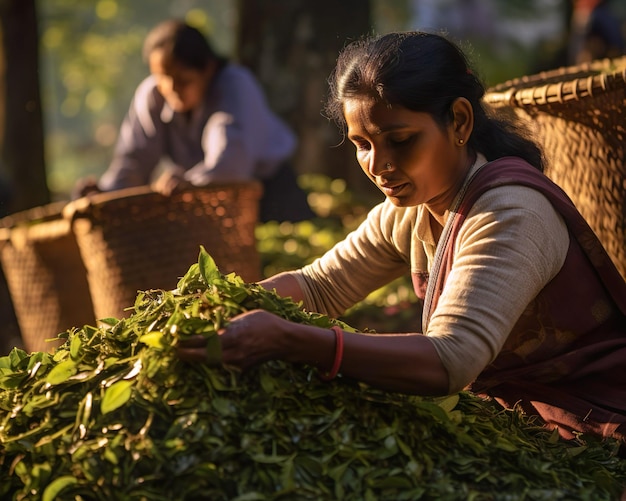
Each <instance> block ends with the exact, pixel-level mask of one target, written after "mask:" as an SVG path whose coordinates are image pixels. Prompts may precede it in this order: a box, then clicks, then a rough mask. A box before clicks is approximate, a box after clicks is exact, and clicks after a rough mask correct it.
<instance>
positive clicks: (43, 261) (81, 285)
mask: <svg viewBox="0 0 626 501" xmlns="http://www.w3.org/2000/svg"><path fill="white" fill-rule="evenodd" d="M64 206H65V203H54V204H49V205H46V206H42V207H36V208H34V209H30V210H27V211H23V212H20V213H15V214H12V215H10V216H6V217H4V218H3V219H1V220H0V261H1V263H2V267H3V270H4V274H5V276H6V281H7V284H8V288H9V292H10V294H11V299H12V301H13V305H14V309H15V315H16V317H17V320H18V323H19V327H20V331H21V335H22V342H23V345H24V348H25V349H26V350H27V351H29V352H33V351H53V349H54V348H55V347H56V346H58V344H59V342H58V341H55V342H50V341H46V340H47V339H52V338H54V337H56V336H57V334H59V333H61V332H64V331H65V330H67V329H69V328H71V327H82V326H83V325H85V324H93V322H94V314H93V306H92V304H91V298H90V296H89V286H88V284H87V278H86V275H85V267H84V266H83V263H82V260H81V257H80V252H79V250H78V245H77V243H76V240H75V238H74V235H73V234H72V232H71V228H70V225H69V222H68V221H66V220H65V219H63V216H62V209H63V207H64Z"/></svg>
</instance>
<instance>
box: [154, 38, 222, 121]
mask: <svg viewBox="0 0 626 501" xmlns="http://www.w3.org/2000/svg"><path fill="white" fill-rule="evenodd" d="M149 64H150V73H151V74H152V75H153V76H154V77H155V78H156V85H157V89H158V91H159V92H160V93H161V95H162V96H163V97H164V98H165V101H167V104H169V105H170V107H171V108H172V109H173V110H174V111H177V112H185V111H191V110H193V109H195V108H197V107H198V106H199V105H200V103H201V102H202V99H203V96H204V94H205V92H206V88H207V86H208V85H209V82H210V80H211V76H212V73H213V72H212V66H211V65H209V67H208V68H207V69H205V70H196V69H194V68H189V67H188V66H185V65H183V64H181V63H179V62H177V61H176V60H174V59H171V58H169V59H168V58H165V57H164V55H163V51H162V50H159V49H157V50H154V51H152V53H151V54H150V58H149Z"/></svg>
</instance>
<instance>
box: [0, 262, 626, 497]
mask: <svg viewBox="0 0 626 501" xmlns="http://www.w3.org/2000/svg"><path fill="white" fill-rule="evenodd" d="M204 252H205V251H204V250H202V251H201V255H200V257H199V263H197V264H195V265H194V266H192V267H191V268H190V270H189V272H188V273H187V274H186V276H185V277H183V278H182V279H181V281H180V282H179V287H178V289H177V290H175V291H144V292H141V293H139V294H138V296H137V299H136V302H135V306H134V313H133V315H131V316H130V317H129V318H126V319H123V320H119V321H115V320H113V319H107V320H106V321H104V322H102V323H101V327H100V328H97V327H92V326H85V327H83V328H82V329H73V330H71V331H68V332H67V333H65V334H64V337H65V338H67V339H66V342H65V343H64V344H63V345H62V346H61V347H59V348H58V350H57V351H56V352H55V353H54V354H53V355H49V354H44V353H33V354H26V353H25V352H23V351H21V350H14V351H13V352H11V354H10V355H9V356H6V357H2V358H0V388H1V389H0V464H1V465H2V468H0V498H2V499H29V500H31V499H32V500H33V501H42V500H44V499H45V500H48V499H49V500H52V499H84V500H87V499H89V500H90V501H91V500H96V501H101V500H102V501H104V500H110V499H120V500H123V501H126V500H129V501H130V500H140V499H149V500H151V501H153V500H154V501H161V500H163V501H166V500H167V501H169V500H171V499H180V500H193V499H211V500H217V501H221V500H233V499H239V500H253V499H259V500H261V499H263V500H276V501H278V500H279V499H344V500H355V501H356V500H358V501H361V500H369V499H371V500H377V499H394V500H403V499H406V500H414V499H437V500H466V499H474V500H482V499H494V500H498V499H502V500H505V499H506V500H517V499H537V500H539V499H546V500H547V499H550V500H552V499H577V500H593V501H596V500H604V499H607V500H608V499H612V498H614V497H615V495H616V494H619V491H620V490H621V484H622V483H624V482H626V465H624V462H622V461H620V460H619V459H618V458H617V457H616V456H615V444H614V443H613V442H609V441H605V442H602V441H594V440H592V439H590V438H588V437H584V438H581V440H580V441H577V442H574V443H571V444H568V443H564V442H563V441H562V440H561V439H560V437H559V436H558V434H553V433H551V432H548V431H546V430H545V429H543V428H542V427H540V426H539V423H535V422H534V421H533V420H530V419H528V418H527V417H525V416H523V415H522V414H521V413H519V412H518V411H510V410H507V411H505V410H503V409H502V408H500V407H499V406H497V405H496V404H495V403H494V402H492V401H488V400H483V399H481V398H478V397H476V396H475V395H471V394H469V393H460V394H457V395H452V396H449V397H445V398H418V397H413V396H406V395H398V394H394V393H387V392H382V391H379V390H376V389H374V388H370V387H368V386H366V385H362V384H356V383H354V382H351V381H348V380H343V379H341V378H340V379H338V380H337V381H335V382H333V383H331V384H327V383H323V382H321V381H320V380H319V379H318V378H317V377H316V374H315V371H314V370H312V369H311V368H308V367H302V366H294V365H290V364H285V363H281V362H276V361H274V362H268V363H266V364H263V365H261V366H260V367H256V368H254V369H251V370H249V371H246V372H245V373H236V372H231V371H228V370H226V369H224V368H222V367H220V365H219V360H220V354H219V342H218V335H217V331H218V330H219V329H221V328H222V327H223V326H224V325H225V324H226V323H227V322H228V320H229V319H230V318H231V317H232V316H233V315H236V314H238V313H239V312H242V311H246V310H247V309H252V308H259V307H262V308H266V309H269V310H270V311H273V312H275V313H277V314H279V315H282V316H284V317H285V318H288V319H290V320H293V321H296V322H302V323H309V324H313V325H319V326H325V327H327V326H329V325H331V324H332V323H334V322H336V320H333V319H330V318H328V317H324V316H323V315H311V314H308V313H306V312H304V311H302V310H301V309H300V308H299V306H298V305H296V304H294V303H293V302H292V301H289V300H285V299H283V298H279V297H278V296H276V295H275V294H274V293H271V292H268V291H265V290H263V289H262V288H260V287H259V286H258V285H256V284H245V283H243V282H242V281H241V279H240V278H238V277H236V276H234V275H232V276H231V275H229V276H222V275H220V274H219V272H217V271H216V269H215V268H214V265H213V264H212V260H211V259H209V256H206V255H204ZM207 279H208V281H207ZM341 325H342V326H343V327H344V328H345V329H351V328H350V326H347V325H345V324H341ZM352 330H354V329H352ZM191 335H202V336H205V337H207V339H208V341H209V349H208V350H209V355H210V357H212V359H211V360H210V363H209V364H192V365H190V364H185V363H183V362H181V361H180V360H179V359H178V357H177V356H176V354H175V348H176V344H177V343H178V342H179V341H180V339H181V338H182V337H185V336H191Z"/></svg>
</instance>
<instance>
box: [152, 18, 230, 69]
mask: <svg viewBox="0 0 626 501" xmlns="http://www.w3.org/2000/svg"><path fill="white" fill-rule="evenodd" d="M157 49H158V50H162V51H163V52H164V54H165V57H166V59H169V60H173V61H176V62H178V63H181V64H183V65H185V66H187V67H188V68H192V69H195V70H204V69H206V67H207V66H208V65H209V64H210V63H211V62H212V61H217V62H218V67H221V66H223V64H224V63H225V59H224V58H223V57H221V56H218V55H217V54H216V53H215V51H214V50H213V47H211V44H210V43H209V41H208V40H207V39H206V38H205V37H204V35H203V34H202V33H200V31H198V30H197V29H196V28H194V27H192V26H190V25H188V24H187V23H185V22H184V21H180V20H178V19H170V20H167V21H163V22H162V23H160V24H158V25H157V26H155V27H154V28H152V30H150V32H149V33H148V35H147V36H146V39H145V41H144V44H143V58H144V60H145V61H146V62H147V61H148V60H149V58H150V54H151V53H152V52H153V51H155V50H157Z"/></svg>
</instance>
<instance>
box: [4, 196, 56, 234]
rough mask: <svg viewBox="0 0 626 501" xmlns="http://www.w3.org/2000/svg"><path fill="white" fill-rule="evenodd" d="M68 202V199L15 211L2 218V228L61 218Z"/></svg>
mask: <svg viewBox="0 0 626 501" xmlns="http://www.w3.org/2000/svg"><path fill="white" fill-rule="evenodd" d="M67 203H68V202H67V201H59V202H52V203H49V204H46V205H41V206H38V207H33V208H32V209H26V210H23V211H19V212H14V213H12V214H9V215H8V216H4V217H3V218H2V219H0V228H8V229H11V228H15V227H17V226H30V225H34V224H37V223H42V222H47V221H54V220H56V219H61V218H62V217H63V210H64V209H65V206H66V205H67Z"/></svg>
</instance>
